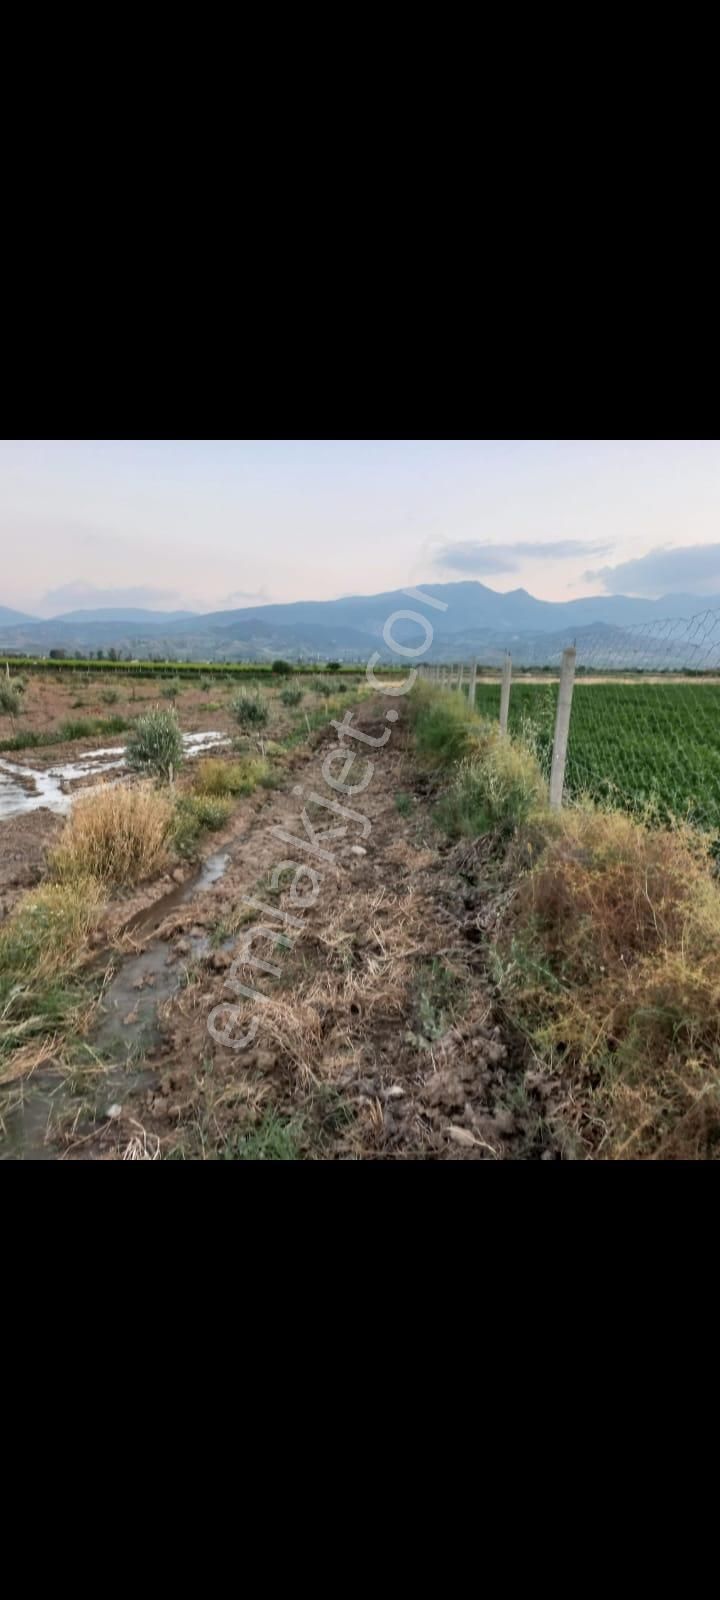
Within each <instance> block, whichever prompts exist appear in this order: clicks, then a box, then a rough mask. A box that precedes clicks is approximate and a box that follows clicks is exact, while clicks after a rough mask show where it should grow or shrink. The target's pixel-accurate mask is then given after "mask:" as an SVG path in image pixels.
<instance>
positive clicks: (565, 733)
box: [550, 646, 577, 811]
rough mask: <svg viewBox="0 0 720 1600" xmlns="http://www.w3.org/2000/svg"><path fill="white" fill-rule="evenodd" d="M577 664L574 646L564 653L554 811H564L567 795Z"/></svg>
mask: <svg viewBox="0 0 720 1600" xmlns="http://www.w3.org/2000/svg"><path fill="white" fill-rule="evenodd" d="M576 662H577V650H576V649H575V648H574V646H573V647H572V648H571V649H569V650H564V651H563V658H562V671H561V673H560V692H559V694H558V705H557V719H556V722H555V744H554V746H553V758H552V771H551V774H550V805H551V807H552V809H553V811H561V810H562V803H563V795H564V793H565V762H566V760H567V748H568V738H569V736H570V717H571V714H572V702H573V689H574V687H575V665H576Z"/></svg>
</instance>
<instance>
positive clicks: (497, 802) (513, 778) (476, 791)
mask: <svg viewBox="0 0 720 1600" xmlns="http://www.w3.org/2000/svg"><path fill="white" fill-rule="evenodd" d="M472 747H473V753H472V755H470V756H469V757H467V758H466V759H465V760H464V761H462V762H461V764H460V767H459V769H458V771H457V773H456V775H455V777H454V779H453V781H452V784H451V787H450V789H449V790H448V792H447V794H446V795H445V796H444V797H443V799H442V801H441V802H440V805H439V807H438V820H439V821H440V823H441V825H442V826H443V827H444V828H445V829H446V831H447V832H448V833H449V834H450V835H451V837H453V838H470V839H477V838H479V837H480V836H481V835H482V834H486V833H494V834H496V835H499V836H501V837H502V836H504V835H507V834H511V833H513V832H514V831H515V830H516V829H517V828H519V827H520V826H521V825H522V824H523V823H525V822H527V821H528V820H529V819H530V817H531V816H532V815H533V813H535V812H538V811H541V810H542V809H544V807H545V804H546V787H545V783H544V781H543V776H542V772H541V770H540V768H539V766H538V764H537V761H536V759H535V757H534V755H533V754H532V752H531V751H530V750H528V749H526V748H525V747H523V746H522V745H517V744H514V743H513V742H512V741H511V740H510V739H508V738H507V737H506V736H505V735H503V734H501V733H499V732H498V731H496V730H495V729H493V728H492V727H491V726H490V725H489V724H488V725H487V726H486V728H485V729H484V731H483V733H482V735H476V736H474V738H473V746H472Z"/></svg>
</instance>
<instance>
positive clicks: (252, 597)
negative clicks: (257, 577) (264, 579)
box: [222, 589, 270, 608]
mask: <svg viewBox="0 0 720 1600" xmlns="http://www.w3.org/2000/svg"><path fill="white" fill-rule="evenodd" d="M269 604H270V595H269V594H268V592H267V589H256V590H255V591H254V592H251V591H250V590H248V589H233V592H232V594H226V596H225V599H224V600H223V602H222V605H223V606H224V607H227V608H229V607H230V606H240V607H241V608H242V607H243V606H266V605H269Z"/></svg>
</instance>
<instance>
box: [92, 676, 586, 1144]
mask: <svg viewBox="0 0 720 1600" xmlns="http://www.w3.org/2000/svg"><path fill="white" fill-rule="evenodd" d="M385 704H386V702H384V703H383V702H380V703H379V702H378V701H372V702H365V703H364V704H363V705H361V706H360V707H359V708H356V709H355V711H354V714H353V715H354V724H353V725H354V726H355V727H356V728H357V729H358V730H359V731H360V732H362V734H363V735H364V737H365V738H366V739H374V740H380V739H381V738H383V737H384V735H385V733H386V732H388V726H387V723H386V721H385ZM331 748H336V749H337V744H336V734H335V733H334V731H333V730H332V728H329V729H328V730H327V731H323V733H322V734H320V735H319V736H317V737H316V740H315V742H314V748H311V749H308V748H306V749H305V750H304V751H303V752H302V753H298V754H297V755H296V757H295V758H294V764H293V770H292V772H291V773H290V775H289V777H288V779H287V784H286V786H285V787H283V789H279V790H277V791H275V792H270V793H265V794H263V795H262V796H257V795H256V796H254V797H253V803H252V804H248V805H246V806H245V807H244V808H241V811H240V812H239V813H238V814H237V816H236V819H235V821H234V823H233V827H232V829H231V830H230V831H229V832H228V835H227V836H226V837H225V838H224V839H223V841H222V843H221V846H220V847H219V848H218V850H217V851H216V853H215V856H214V858H213V862H212V863H211V868H212V870H211V871H210V872H209V873H208V872H207V871H206V873H205V877H204V879H203V880H202V881H201V883H200V884H199V885H196V886H195V887H194V888H192V887H191V888H190V889H189V890H188V888H187V886H185V888H184V889H180V890H179V892H178V895H177V897H176V900H175V903H173V904H172V905H171V906H170V907H169V908H168V907H167V905H161V907H160V908H159V910H158V908H157V907H156V915H155V918H154V921H155V923H157V916H158V915H161V914H162V913H163V911H167V915H165V917H164V920H163V921H162V923H161V924H160V926H159V927H155V928H154V929H152V930H151V929H150V928H148V929H145V930H142V931H141V930H136V933H135V944H134V948H133V950H132V951H131V952H130V953H129V954H128V955H127V957H126V958H125V959H124V960H123V961H121V963H120V965H119V968H118V971H117V975H116V977H115V978H114V979H113V980H112V982H111V983H110V985H109V986H108V989H107V990H106V993H105V997H104V1010H103V1015H102V1017H101V1018H100V1019H98V1021H97V1022H96V1025H95V1030H94V1034H93V1038H94V1040H95V1042H96V1044H97V1046H98V1048H99V1049H100V1048H102V1049H103V1050H104V1051H105V1052H106V1053H107V1052H108V1050H109V1051H110V1054H111V1057H112V1060H113V1063H114V1065H113V1068H112V1077H111V1083H112V1090H111V1092H112V1099H113V1102H114V1103H113V1105H112V1115H108V1114H107V1112H108V1111H109V1110H110V1107H109V1106H108V1105H107V1104H106V1103H105V1102H107V1100H108V1099H109V1096H110V1090H109V1089H108V1090H107V1091H106V1093H105V1101H103V1096H102V1094H101V1095H100V1097H99V1099H98V1101H97V1103H96V1111H97V1118H98V1120H97V1122H93V1119H92V1116H91V1115H90V1114H89V1109H88V1108H86V1113H83V1110H82V1108H74V1107H72V1106H70V1107H68V1108H66V1112H65V1114H64V1116H63V1119H62V1120H63V1123H64V1127H65V1132H64V1136H63V1139H62V1141H61V1149H62V1153H63V1155H64V1157H65V1159H87V1158H95V1159H97V1158H100V1159H103V1158H104V1159H116V1158H117V1157H118V1156H128V1155H129V1156H133V1155H139V1156H147V1155H152V1156H157V1155H159V1156H161V1157H162V1158H164V1159H165V1158H175V1159H183V1158H189V1159H193V1158H195V1159H197V1158H201V1159H202V1158H205V1159H207V1158H211V1159H214V1158H218V1157H219V1158H221V1159H222V1158H238V1157H239V1158H248V1157H252V1156H256V1157H264V1158H266V1159H273V1158H275V1159H276V1158H278V1156H282V1157H284V1158H286V1159H292V1158H294V1157H299V1158H304V1159H341V1160H354V1159H380V1160H386V1159H396V1160H397V1159H400V1160H402V1159H454V1160H456V1159H469V1160H485V1159H502V1158H508V1157H513V1156H523V1157H529V1158H533V1157H534V1158H539V1157H543V1158H545V1159H550V1158H553V1157H554V1156H555V1155H556V1153H557V1152H556V1150H555V1147H554V1145H553V1141H552V1137H551V1135H550V1133H549V1130H548V1126H547V1123H546V1120H545V1104H546V1099H545V1095H544V1093H543V1092H541V1086H540V1085H537V1086H533V1084H532V1082H531V1080H529V1079H528V1075H527V1072H526V1065H525V1062H524V1057H523V1051H522V1049H519V1048H518V1046H517V1044H516V1043H511V1042H509V1041H508V1040H507V1039H504V1038H503V1037H502V1033H501V1028H500V1026H499V1025H498V1022H497V1019H496V1017H495V1015H494V1012H493V992H492V986H491V984H490V982H489V980H488V977H487V971H486V967H487V955H486V932H485V924H486V923H487V920H488V915H489V912H488V906H489V903H490V902H489V899H488V884H487V881H486V880H487V867H486V866H485V865H484V864H483V860H482V849H481V848H479V847H473V848H472V849H470V848H468V846H467V844H464V845H463V846H462V847H456V848H454V849H451V848H449V847H448V846H447V844H446V843H444V842H443V839H442V836H441V835H439V834H438V833H437V831H436V830H435V827H434V825H433V821H432V811H433V803H434V795H433V793H432V790H431V786H430V785H429V784H428V781H427V779H425V778H424V777H423V776H422V774H421V773H420V772H419V771H418V769H417V767H416V763H415V761H414V758H413V756H412V753H411V751H410V748H409V741H408V734H407V731H406V728H405V726H404V722H403V720H402V719H401V721H400V723H399V724H398V725H397V726H396V727H395V728H394V729H392V731H391V737H390V738H389V740H388V743H387V745H386V746H385V747H384V748H378V749H375V750H372V749H369V747H368V746H367V745H362V744H360V743H356V744H355V745H354V746H353V748H355V749H357V750H358V752H359V753H360V754H361V755H362V757H365V756H366V755H367V754H369V755H370V756H371V759H372V763H373V768H374V770H373V772H372V778H371V781H370V782H369V785H368V787H367V788H366V789H365V791H364V793H362V794H361V795H359V796H357V797H356V798H355V799H350V800H343V798H342V796H339V795H338V796H335V797H334V803H337V804H342V805H347V806H349V807H352V808H353V809H354V808H355V807H357V811H356V813H355V816H354V817H353V818H348V817H345V818H342V817H339V816H337V815H333V814H332V813H330V812H328V811H327V810H324V811H322V810H320V809H319V808H314V809H312V811H311V815H312V822H313V825H314V827H315V828H316V829H317V833H318V837H317V840H316V844H317V846H318V847H319V848H321V849H324V850H325V851H326V853H327V854H328V855H333V856H334V860H332V861H325V860H322V861H321V860H320V858H319V857H318V856H317V855H315V856H312V855H310V854H307V853H303V852H302V850H301V849H299V848H297V847H296V848H294V847H293V845H292V843H288V842H287V841H283V840H282V839H281V838H280V837H279V836H278V832H280V833H285V834H286V835H288V836H291V837H292V839H294V840H297V839H299V838H303V837H304V838H306V839H307V834H305V833H304V831H303V826H302V824H301V821H300V814H301V812H302V809H303V806H304V805H305V804H306V802H307V801H308V797H309V796H310V795H311V794H312V793H313V792H315V793H317V794H319V795H321V797H322V798H323V799H329V800H330V801H331V802H333V797H332V795H331V791H330V790H329V789H328V788H327V785H326V784H325V783H324V781H323V778H322V770H321V769H322V765H323V761H324V760H325V758H326V756H327V754H328V752H329V751H330V749H331ZM332 771H334V772H335V774H336V776H337V777H339V778H342V776H343V774H342V766H341V765H340V770H339V771H338V766H337V765H336V766H335V767H334V768H332V769H331V772H332ZM354 772H355V774H357V773H358V772H359V773H360V777H361V778H362V776H363V773H364V772H365V773H366V772H367V769H366V768H365V767H364V766H363V764H362V763H361V762H360V761H358V763H357V764H356V767H355V769H354ZM346 781H347V782H348V783H352V782H355V781H357V777H356V776H352V777H348V778H347V780H346ZM298 790H301V793H298ZM343 824H344V825H345V826H346V828H347V832H346V834H345V836H344V837H341V838H337V837H332V839H331V838H330V837H328V839H327V840H326V841H325V843H324V844H323V840H322V830H324V829H326V828H334V827H339V826H342V825H343ZM288 860H292V861H296V862H298V863H304V864H306V865H308V866H311V867H313V868H315V869H316V870H317V871H318V873H319V876H320V878H321V880H322V886H321V891H320V893H319V897H318V898H317V901H316V903H315V904H314V905H313V906H312V907H310V908H308V909H307V910H305V911H302V912H300V911H299V910H298V907H297V905H294V906H293V904H292V902H291V899H290V896H289V879H290V877H291V876H292V874H290V873H287V874H286V875H285V877H284V878H282V879H281V881H280V888H279V891H277V892H276V891H275V890H274V889H273V883H272V877H273V873H274V872H275V870H276V869H277V868H278V867H279V866H280V864H281V863H282V862H283V861H288ZM209 879H211V880H212V881H208V880H209ZM308 889H309V879H308V878H307V876H306V877H305V878H304V879H303V880H302V882H301V883H300V882H299V883H298V892H299V893H300V894H307V893H308ZM248 899H254V900H255V901H257V902H260V903H261V904H262V905H264V906H265V907H267V908H268V910H267V911H266V912H265V913H262V912H256V911H254V910H253V908H251V907H248V905H247V904H246V902H247V900H248ZM271 912H272V914H273V916H272V921H271ZM282 912H285V913H286V914H290V915H294V916H295V917H296V918H298V919H299V921H300V922H301V927H300V928H299V929H297V930H296V929H295V928H294V927H292V926H291V927H290V932H291V934H292V936H293V938H292V942H291V943H290V944H289V945H288V946H287V947H283V946H281V945H278V946H275V947H274V948H271V947H270V945H269V944H268V943H267V942H261V943H258V944H256V945H253V950H252V953H253V954H254V955H256V956H257V957H258V958H262V959H263V960H265V961H267V962H268V963H271V964H272V965H273V966H274V967H275V969H276V975H272V974H270V973H267V972H265V971H257V970H256V971H255V972H254V973H251V972H250V971H248V970H247V969H246V968H243V969H242V972H241V973H240V977H241V980H242V981H243V982H244V983H245V984H246V985H248V986H251V985H253V984H254V985H256V986H257V989H258V990H259V991H260V993H261V994H262V995H263V996H264V998H263V999H262V1000H257V1001H255V1002H253V1001H247V1002H246V1003H243V1002H241V1004H242V1013H241V1016H240V1018H239V1020H238V1023H237V1025H236V1028H235V1031H236V1032H237V1031H238V1029H240V1031H244V1030H246V1029H247V1027H248V1026H249V1025H250V1026H252V1025H253V1023H256V1025H257V1033H256V1036H255V1038H254V1040H253V1041H252V1043H251V1044H250V1045H249V1047H248V1048H246V1049H243V1050H241V1051H234V1050H233V1049H231V1048H228V1046H227V1044H225V1043H220V1042H218V1040H217V1038H213V1037H212V1035H211V1033H210V1032H209V1030H208V1021H209V1019H211V1018H214V1019H215V1025H216V1028H224V1027H225V1026H226V1025H227V1014H226V1012H225V1011H224V1010H222V1011H219V1010H218V1008H222V1007H226V1006H227V1004H228V1003H231V1004H232V1005H235V1006H237V1004H238V999H237V995H236V994H235V993H233V991H232V989H231V988H229V987H228V982H229V978H232V976H233V970H234V972H235V975H236V976H237V974H238V972H239V969H238V968H235V969H233V962H234V961H235V959H236V958H237V956H238V951H239V942H240V940H241V938H242V935H243V927H245V929H247V927H248V926H249V925H251V924H252V923H253V922H258V921H264V922H265V923H266V924H267V923H268V922H269V921H271V925H272V926H273V927H274V928H277V929H278V930H279V931H281V930H282V928H283V923H282V922H281V920H280V913H282ZM284 926H285V927H286V928H287V927H288V926H289V925H288V924H284ZM231 969H233V970H231ZM139 1051H140V1052H142V1059H141V1060H140V1061H138V1059H137V1057H138V1052H139ZM126 1064H127V1067H126Z"/></svg>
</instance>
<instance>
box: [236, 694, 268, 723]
mask: <svg viewBox="0 0 720 1600" xmlns="http://www.w3.org/2000/svg"><path fill="white" fill-rule="evenodd" d="M230 710H231V712H232V715H233V716H234V718H235V721H236V722H237V724H238V726H239V727H241V728H264V727H265V726H266V724H267V722H268V720H269V712H268V708H267V704H266V702H265V700H264V699H263V697H262V695H261V694H258V693H257V692H255V693H251V692H250V691H249V690H248V689H241V690H240V693H239V694H238V695H236V696H235V699H234V700H231V702H230Z"/></svg>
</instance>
